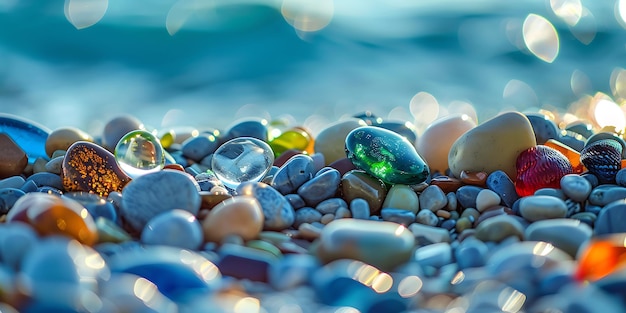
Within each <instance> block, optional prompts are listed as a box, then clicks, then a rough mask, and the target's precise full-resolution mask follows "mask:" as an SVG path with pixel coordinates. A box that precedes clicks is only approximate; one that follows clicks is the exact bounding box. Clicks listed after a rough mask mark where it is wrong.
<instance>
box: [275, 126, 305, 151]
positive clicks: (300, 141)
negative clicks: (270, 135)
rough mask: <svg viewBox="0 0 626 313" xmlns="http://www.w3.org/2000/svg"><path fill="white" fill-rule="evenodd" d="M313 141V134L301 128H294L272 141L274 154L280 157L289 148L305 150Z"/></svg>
mask: <svg viewBox="0 0 626 313" xmlns="http://www.w3.org/2000/svg"><path fill="white" fill-rule="evenodd" d="M310 142H311V135H309V133H307V132H306V131H305V130H304V129H301V128H292V129H290V130H287V131H285V132H284V133H282V134H281V135H280V136H278V137H276V138H274V139H273V140H272V141H270V147H272V150H273V151H274V156H275V157H278V156H279V155H281V154H282V153H283V152H285V151H287V150H289V149H295V150H301V151H304V150H306V148H307V147H308V146H309V143H310Z"/></svg>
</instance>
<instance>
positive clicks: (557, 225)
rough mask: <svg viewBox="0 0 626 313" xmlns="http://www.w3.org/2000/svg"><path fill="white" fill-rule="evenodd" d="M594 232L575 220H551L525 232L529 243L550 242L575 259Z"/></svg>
mask: <svg viewBox="0 0 626 313" xmlns="http://www.w3.org/2000/svg"><path fill="white" fill-rule="evenodd" d="M592 234H593V230H592V229H591V227H589V226H588V225H587V224H585V223H581V222H580V221H577V220H574V219H551V220H544V221H537V222H535V223H532V224H530V225H529V226H528V227H527V228H526V231H525V232H524V238H525V239H526V240H529V241H544V242H549V243H551V244H552V245H554V246H555V247H557V248H559V249H561V250H563V251H565V252H566V253H567V254H569V255H570V256H572V258H575V257H576V255H577V254H578V250H579V249H580V247H581V246H582V245H583V244H584V243H585V242H587V241H588V240H589V239H590V238H591V235H592Z"/></svg>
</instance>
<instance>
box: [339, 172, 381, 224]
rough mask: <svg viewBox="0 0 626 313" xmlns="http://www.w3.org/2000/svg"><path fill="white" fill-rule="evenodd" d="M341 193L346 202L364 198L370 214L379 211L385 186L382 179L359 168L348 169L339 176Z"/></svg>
mask: <svg viewBox="0 0 626 313" xmlns="http://www.w3.org/2000/svg"><path fill="white" fill-rule="evenodd" d="M341 194H342V197H343V199H344V200H345V201H346V202H350V201H352V200H354V199H364V200H365V201H367V203H368V205H369V208H370V213H369V214H370V215H371V214H376V213H378V212H379V211H380V209H381V208H382V205H383V201H384V199H385V198H386V197H387V186H386V185H385V183H384V182H383V181H381V180H380V179H378V178H375V177H373V176H371V175H369V174H367V173H365V172H363V171H361V170H353V171H349V172H348V173H346V174H345V175H343V177H341Z"/></svg>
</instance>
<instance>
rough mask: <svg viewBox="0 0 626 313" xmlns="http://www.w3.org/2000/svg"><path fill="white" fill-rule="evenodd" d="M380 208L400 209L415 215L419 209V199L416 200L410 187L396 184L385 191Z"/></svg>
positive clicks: (415, 194) (415, 195)
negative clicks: (385, 194)
mask: <svg viewBox="0 0 626 313" xmlns="http://www.w3.org/2000/svg"><path fill="white" fill-rule="evenodd" d="M382 208H383V209H384V208H396V209H402V210H406V211H410V212H412V213H413V214H415V213H417V211H419V209H420V199H418V197H417V193H415V191H413V189H412V188H411V187H409V186H407V185H402V184H396V185H393V186H391V188H389V191H387V196H386V197H385V201H384V202H383V205H382Z"/></svg>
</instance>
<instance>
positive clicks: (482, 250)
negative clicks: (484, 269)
mask: <svg viewBox="0 0 626 313" xmlns="http://www.w3.org/2000/svg"><path fill="white" fill-rule="evenodd" d="M488 253H489V248H488V247H487V245H486V244H485V243H484V242H482V241H480V240H478V239H476V238H473V237H470V238H467V239H465V240H463V242H461V244H460V245H459V246H458V247H457V248H456V249H454V256H455V259H456V262H457V264H458V265H459V268H460V269H466V268H470V267H480V266H484V265H485V262H486V260H487V255H488Z"/></svg>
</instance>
